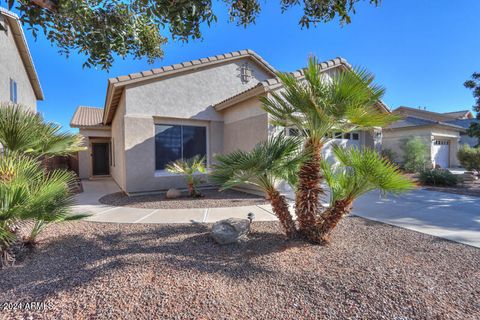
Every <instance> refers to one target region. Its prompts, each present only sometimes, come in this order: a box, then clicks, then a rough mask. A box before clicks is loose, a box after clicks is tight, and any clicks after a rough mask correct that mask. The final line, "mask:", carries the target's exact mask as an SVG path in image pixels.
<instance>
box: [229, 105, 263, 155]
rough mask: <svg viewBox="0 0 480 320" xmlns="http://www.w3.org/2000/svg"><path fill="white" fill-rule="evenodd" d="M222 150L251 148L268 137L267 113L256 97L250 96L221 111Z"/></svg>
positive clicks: (230, 150)
mask: <svg viewBox="0 0 480 320" xmlns="http://www.w3.org/2000/svg"><path fill="white" fill-rule="evenodd" d="M223 119H224V125H225V127H224V138H223V152H224V153H229V152H232V151H235V150H238V149H240V150H244V151H249V150H251V149H252V148H253V147H254V146H255V145H256V144H257V143H259V142H260V141H264V140H267V138H268V114H267V113H266V112H265V111H264V110H263V109H262V108H261V103H260V101H259V100H258V98H252V99H249V100H247V101H244V102H242V103H239V104H238V105H235V106H233V107H231V108H228V109H225V111H223Z"/></svg>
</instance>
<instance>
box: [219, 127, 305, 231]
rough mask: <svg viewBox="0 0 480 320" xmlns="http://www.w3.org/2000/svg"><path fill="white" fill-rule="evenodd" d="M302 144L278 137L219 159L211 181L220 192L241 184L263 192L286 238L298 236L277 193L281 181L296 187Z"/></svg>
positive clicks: (295, 139)
mask: <svg viewBox="0 0 480 320" xmlns="http://www.w3.org/2000/svg"><path fill="white" fill-rule="evenodd" d="M300 146H301V140H299V139H298V138H293V137H288V138H287V137H285V136H283V135H278V136H276V137H274V138H271V139H269V140H268V141H265V142H261V143H259V144H257V145H256V146H255V147H254V148H253V150H252V151H250V152H245V151H240V150H238V151H235V152H232V153H230V154H227V155H218V156H217V157H216V158H215V160H216V162H217V164H215V165H214V170H213V172H212V175H211V176H212V180H213V181H214V182H216V183H218V184H220V185H221V188H222V189H227V188H232V187H235V186H238V185H240V184H249V185H253V186H256V187H258V188H260V189H261V190H262V191H264V192H265V193H266V194H267V196H268V199H269V200H270V203H271V205H272V208H273V212H274V213H275V215H276V216H277V217H278V220H279V221H280V223H281V225H282V227H283V229H284V230H285V233H286V235H287V237H289V238H292V237H294V236H295V234H296V233H297V228H296V226H295V221H294V220H293V217H292V215H291V214H290V211H289V208H288V202H287V199H286V198H285V197H284V196H283V195H281V194H280V192H279V191H278V190H277V189H276V185H277V184H278V183H279V182H280V181H281V180H285V181H287V182H288V183H289V184H290V185H291V186H293V187H294V186H295V185H296V183H297V176H296V174H297V171H298V168H299V166H300V164H301V162H302V161H303V160H305V154H302V153H301V152H300Z"/></svg>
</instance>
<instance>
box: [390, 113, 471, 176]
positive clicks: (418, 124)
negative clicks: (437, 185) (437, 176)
mask: <svg viewBox="0 0 480 320" xmlns="http://www.w3.org/2000/svg"><path fill="white" fill-rule="evenodd" d="M393 112H394V113H398V114H401V115H403V117H404V118H403V119H402V120H400V121H397V122H396V123H394V124H392V125H390V126H389V127H387V128H384V130H383V141H382V147H383V149H390V150H392V151H394V152H395V153H396V155H397V158H396V159H395V161H397V162H399V163H402V162H403V157H404V152H403V149H402V146H403V145H404V144H405V140H406V139H408V138H409V137H412V136H417V137H421V138H423V139H424V140H425V142H426V143H427V144H428V145H429V146H430V161H431V165H432V166H433V167H436V166H439V167H441V168H450V167H457V166H459V165H460V163H459V161H458V159H457V151H458V149H459V146H460V145H461V144H462V143H468V139H467V138H468V136H467V135H466V133H465V132H466V128H468V126H469V123H470V122H471V121H474V120H473V119H472V118H473V115H472V113H471V112H470V111H468V110H465V111H455V112H447V113H438V112H432V111H427V110H425V109H415V108H409V107H399V108H397V109H395V110H393ZM467 123H468V126H467Z"/></svg>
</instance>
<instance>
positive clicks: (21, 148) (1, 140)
mask: <svg viewBox="0 0 480 320" xmlns="http://www.w3.org/2000/svg"><path fill="white" fill-rule="evenodd" d="M0 144H1V145H2V146H3V149H4V151H5V152H20V153H24V154H28V155H31V156H33V157H42V158H44V157H51V156H65V155H68V154H71V153H73V152H76V151H79V150H83V149H84V148H83V147H82V137H81V136H80V135H78V134H73V133H69V132H61V126H60V125H59V124H56V123H53V122H45V121H44V120H43V119H42V117H41V116H40V115H39V114H36V113H33V112H32V111H30V110H28V108H26V107H25V106H20V105H14V104H2V105H0Z"/></svg>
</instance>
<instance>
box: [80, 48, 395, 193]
mask: <svg viewBox="0 0 480 320" xmlns="http://www.w3.org/2000/svg"><path fill="white" fill-rule="evenodd" d="M320 66H321V68H322V69H323V72H324V75H325V78H326V79H328V77H330V76H331V75H332V74H333V73H334V72H338V71H339V70H342V69H345V68H350V66H349V64H348V63H347V62H346V61H345V60H344V59H342V58H336V59H333V60H329V61H326V62H322V63H321V64H320ZM276 72H277V70H276V69H275V68H274V67H272V66H271V65H270V64H269V63H268V62H267V61H265V60H264V59H263V58H261V57H260V56H259V55H258V54H256V53H255V52H253V51H252V50H241V51H235V52H231V53H226V54H221V55H217V56H212V57H209V58H203V59H199V60H193V61H187V62H183V63H178V64H174V65H170V66H164V67H162V68H158V69H152V70H147V71H143V72H140V73H134V74H130V75H127V76H120V77H116V78H111V79H109V80H108V86H107V92H106V99H105V105H104V107H103V108H94V107H86V106H79V107H78V108H77V110H76V112H75V114H74V115H73V118H72V120H71V126H72V127H74V128H78V129H79V132H80V134H82V135H83V136H84V137H85V143H86V146H87V147H88V149H87V150H86V151H82V152H80V153H79V155H78V157H79V175H80V177H81V178H94V177H96V176H105V175H110V176H112V177H113V179H114V180H115V181H116V182H117V184H118V185H119V186H120V188H121V189H122V190H123V191H125V192H126V193H128V194H135V193H142V192H150V191H161V190H166V189H168V188H173V187H174V188H184V186H185V182H184V179H183V177H181V176H178V175H175V174H170V173H168V172H166V171H165V170H164V169H165V165H166V164H167V163H169V162H171V161H174V160H176V159H179V158H189V157H192V156H194V155H197V154H199V155H205V156H206V161H207V166H210V165H211V163H212V161H213V157H214V155H215V154H220V153H228V152H231V151H233V150H236V149H243V150H250V149H251V148H253V147H254V146H255V144H256V143H258V142H260V141H263V140H266V139H267V138H268V136H269V135H271V134H274V133H275V132H277V131H278V130H286V131H287V133H290V134H294V132H292V130H290V129H289V128H277V127H273V126H272V125H270V124H269V116H268V114H267V113H266V112H265V111H264V110H263V109H262V108H261V103H260V102H259V100H258V98H259V97H260V96H265V95H266V96H268V95H269V93H270V92H272V90H279V89H281V85H280V83H279V81H278V79H277V78H276ZM293 74H294V75H295V76H297V77H298V78H299V79H300V80H301V79H302V77H303V72H302V71H301V70H300V71H297V72H294V73H293ZM379 108H380V110H381V111H382V112H390V111H389V109H388V108H387V107H386V106H385V105H383V104H382V105H379ZM336 138H337V143H342V144H344V145H354V146H368V147H371V148H379V147H380V143H381V128H376V129H374V130H370V131H362V132H353V133H349V134H343V135H342V134H340V133H338V134H336ZM328 152H329V150H328V148H326V150H325V153H326V155H327V156H328Z"/></svg>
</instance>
